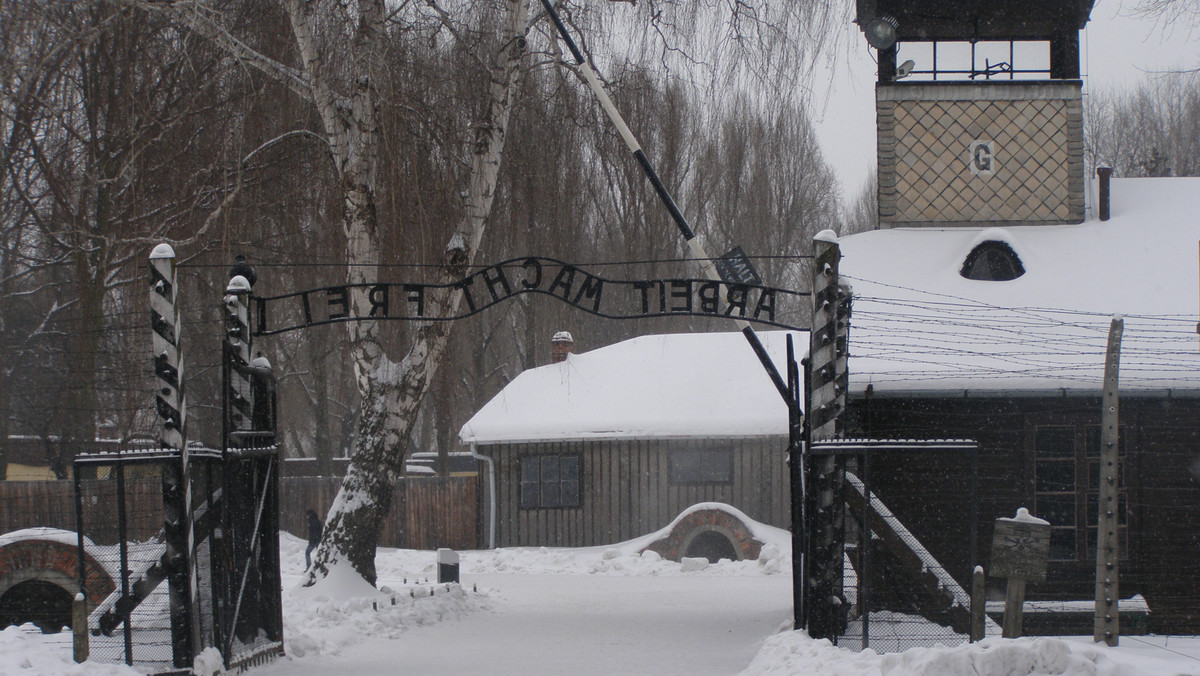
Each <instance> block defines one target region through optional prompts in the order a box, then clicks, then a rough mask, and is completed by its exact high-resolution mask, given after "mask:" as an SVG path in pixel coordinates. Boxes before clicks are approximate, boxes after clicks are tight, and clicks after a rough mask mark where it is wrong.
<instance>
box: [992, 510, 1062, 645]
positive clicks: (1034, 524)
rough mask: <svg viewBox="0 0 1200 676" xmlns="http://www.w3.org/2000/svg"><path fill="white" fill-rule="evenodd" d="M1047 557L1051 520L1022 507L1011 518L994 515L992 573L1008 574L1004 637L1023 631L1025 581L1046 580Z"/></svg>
mask: <svg viewBox="0 0 1200 676" xmlns="http://www.w3.org/2000/svg"><path fill="white" fill-rule="evenodd" d="M1049 558H1050V522H1049V521H1046V520H1045V519H1039V518H1037V517H1035V516H1033V515H1031V514H1030V513H1029V510H1027V509H1025V508H1024V507H1021V508H1020V509H1018V510H1017V515H1016V516H1015V517H1013V518H1011V519H1006V518H1000V519H996V525H995V531H994V532H993V535H992V570H991V576H992V577H1003V578H1008V591H1007V593H1006V594H1005V597H1004V627H1003V636H1004V638H1019V637H1020V636H1021V633H1022V629H1021V625H1022V621H1023V614H1024V605H1025V583H1026V582H1027V581H1030V580H1032V581H1034V582H1045V581H1046V560H1047V559H1049Z"/></svg>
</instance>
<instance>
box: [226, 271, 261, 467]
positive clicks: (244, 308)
mask: <svg viewBox="0 0 1200 676" xmlns="http://www.w3.org/2000/svg"><path fill="white" fill-rule="evenodd" d="M249 297H250V282H249V281H248V280H247V279H246V278H245V277H243V276H241V275H234V276H233V277H232V278H231V279H230V280H229V285H228V286H227V287H226V288H225V297H224V298H223V300H224V302H225V376H226V377H225V387H226V390H225V401H226V406H225V416H226V418H225V424H226V443H227V444H228V447H229V448H234V447H238V446H240V441H238V435H237V433H238V432H246V431H249V430H250V429H251V421H252V419H253V414H254V393H253V390H252V389H251V387H250V308H249V305H248V303H247V301H248V299H249Z"/></svg>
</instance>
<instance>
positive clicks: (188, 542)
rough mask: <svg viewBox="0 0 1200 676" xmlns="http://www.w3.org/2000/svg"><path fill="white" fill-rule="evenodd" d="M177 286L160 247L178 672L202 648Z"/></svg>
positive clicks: (153, 299)
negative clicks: (174, 456) (172, 458)
mask: <svg viewBox="0 0 1200 676" xmlns="http://www.w3.org/2000/svg"><path fill="white" fill-rule="evenodd" d="M178 293H179V286H178V280H177V275H176V267H175V251H174V249H172V248H171V246H170V245H168V244H159V245H158V246H156V247H155V248H154V250H153V251H152V252H151V253H150V326H151V329H152V336H153V338H152V344H153V349H154V377H155V382H156V385H157V387H156V392H155V410H156V411H157V413H158V417H159V419H160V425H159V439H160V441H161V442H162V446H163V447H164V448H171V449H175V450H176V451H178V452H179V462H178V463H172V462H168V463H167V464H166V465H164V467H163V476H162V487H163V520H164V524H163V531H164V541H165V542H164V544H165V546H166V554H167V564H168V570H167V582H168V598H169V601H170V610H171V651H172V659H173V663H174V665H175V666H176V667H180V668H185V667H191V666H192V661H193V659H194V657H195V650H196V647H197V646H198V645H199V631H200V623H199V615H198V610H199V609H198V608H197V605H196V599H197V597H198V580H197V577H196V562H195V556H194V553H195V547H196V543H195V534H194V532H193V527H192V512H191V509H190V506H191V504H192V487H191V481H190V480H189V476H190V475H189V473H188V447H187V398H186V397H185V396H184V391H183V355H182V352H181V350H180V346H179V335H180V325H179V305H178V300H179V298H178Z"/></svg>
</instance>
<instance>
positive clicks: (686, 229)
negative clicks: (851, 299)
mask: <svg viewBox="0 0 1200 676" xmlns="http://www.w3.org/2000/svg"><path fill="white" fill-rule="evenodd" d="M542 7H544V8H545V9H546V13H547V14H549V15H550V20H551V21H552V22H553V23H554V26H555V28H557V29H558V34H559V36H560V37H562V39H563V42H565V43H566V44H567V49H568V50H569V51H570V52H571V56H572V57H574V58H575V63H576V65H577V66H579V72H580V73H581V74H582V75H583V79H584V81H585V82H586V83H587V85H588V87H589V88H591V90H592V93H593V94H595V96H596V98H597V99H598V100H599V101H600V107H601V108H603V109H604V113H605V114H606V115H607V116H608V119H609V120H611V121H612V123H613V125H614V126H615V127H616V128H617V133H619V134H620V135H621V138H622V139H623V140H624V141H625V146H626V147H627V148H629V151H630V152H631V153H633V156H634V158H635V159H637V162H638V164H639V165H641V167H642V171H644V172H645V174H646V178H648V179H649V180H650V184H651V185H652V186H654V192H656V193H658V197H659V199H660V200H661V201H662V203H663V206H665V207H666V208H667V212H668V213H670V214H671V219H672V220H673V221H674V222H675V227H677V228H678V229H679V233H680V234H681V235H683V239H684V241H685V242H686V244H687V245H688V249H689V251H690V252H691V254H692V258H694V259H695V260H696V262H697V263H699V264H700V269H701V271H702V272H703V273H704V276H705V277H706V278H708V279H710V280H712V281H714V282H724V281H725V280H724V279H722V277H721V275H720V273H719V272H717V267H716V265H714V264H713V258H712V257H711V256H709V254H708V252H707V251H705V250H704V245H703V244H701V242H700V240H699V238H697V237H696V233H695V232H694V231H693V230H692V227H691V226H690V225H688V222H687V219H686V218H684V216H683V212H681V211H680V210H679V206H678V205H676V204H675V200H674V198H672V197H671V193H670V191H668V190H667V187H666V186H665V185H663V182H662V179H660V178H659V177H658V173H657V172H656V171H654V166H653V165H652V164H650V160H649V158H647V157H646V153H645V152H644V151H643V150H642V146H641V144H639V143H638V140H637V138H636V137H634V135H633V132H632V131H630V129H629V125H627V124H625V119H624V118H622V117H621V113H620V111H618V110H617V107H616V105H614V104H613V102H612V99H611V98H609V96H608V92H607V91H605V89H604V85H603V84H602V83H601V82H600V76H599V75H597V74H596V70H595V69H594V68H592V65H591V63H589V62H588V60H587V59H586V58H584V56H583V52H582V51H580V49H579V47H577V46H576V45H575V41H574V40H572V39H571V34H570V33H569V32H568V31H567V27H566V25H565V24H563V22H562V19H560V18H559V16H558V12H557V11H555V9H554V5H553V4H552V3H551V2H550V0H542ZM734 321H735V323H736V324H737V327H738V330H739V331H741V332H742V335H743V336H745V337H746V342H748V343H749V344H750V347H751V348H752V349H753V350H754V354H755V355H756V356H757V357H758V360H759V361H760V362H761V363H762V366H763V368H764V369H765V370H766V372H767V375H768V376H769V377H770V378H771V382H772V384H774V385H775V389H776V390H777V391H778V392H779V396H781V397H783V399H784V401H787V400H788V389H787V383H785V382H784V380H783V377H782V376H781V375H779V370H778V369H776V368H775V364H774V363H773V362H772V361H771V359H770V357H769V356H768V355H767V351H766V349H765V348H763V345H762V342H761V341H760V340H759V339H758V334H756V333H755V332H754V328H753V327H751V326H750V323H749V322H747V321H746V320H744V319H740V318H738V319H735V320H734Z"/></svg>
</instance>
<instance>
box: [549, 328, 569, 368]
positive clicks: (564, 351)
mask: <svg viewBox="0 0 1200 676" xmlns="http://www.w3.org/2000/svg"><path fill="white" fill-rule="evenodd" d="M574 351H575V339H574V338H572V337H571V334H570V333H568V332H567V331H559V332H558V333H556V334H554V337H553V338H551V339H550V363H551V364H557V363H559V362H560V361H566V359H567V355H569V354H571V353H572V352H574Z"/></svg>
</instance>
